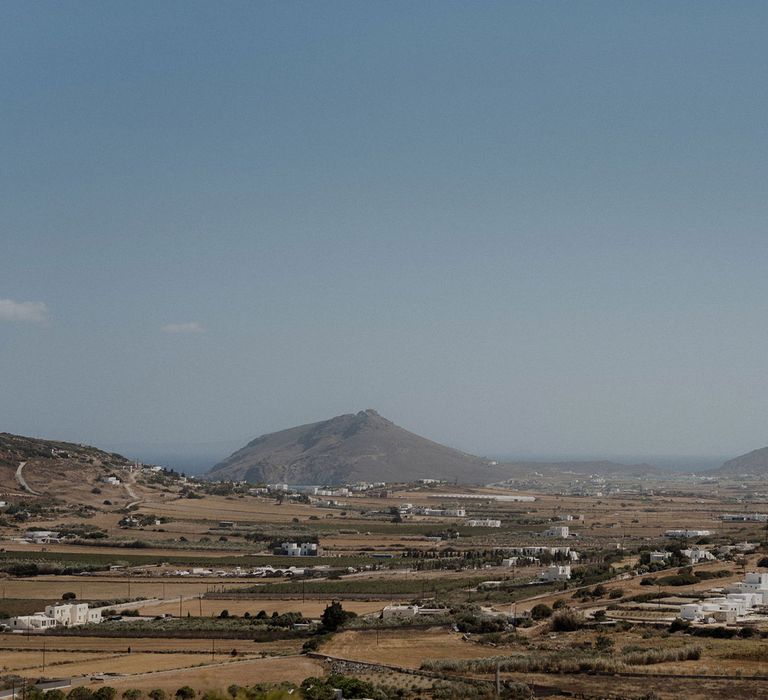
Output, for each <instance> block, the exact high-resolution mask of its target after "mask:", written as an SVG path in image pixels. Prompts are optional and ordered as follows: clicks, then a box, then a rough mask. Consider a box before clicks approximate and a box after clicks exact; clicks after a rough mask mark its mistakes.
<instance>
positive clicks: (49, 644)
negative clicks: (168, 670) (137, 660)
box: [0, 634, 303, 658]
mask: <svg viewBox="0 0 768 700" xmlns="http://www.w3.org/2000/svg"><path fill="white" fill-rule="evenodd" d="M302 642H303V640H302V639H279V640H275V641H271V642H258V643H257V642H251V641H248V640H247V639H216V640H215V641H214V642H211V640H210V639H173V638H151V637H146V638H133V637H132V638H130V639H123V638H121V637H76V636H72V637H64V636H58V635H57V636H55V637H52V636H48V637H42V636H35V635H32V636H29V637H28V636H26V635H23V634H4V635H0V658H4V656H5V654H7V653H12V652H15V651H22V650H29V651H30V653H32V655H33V657H34V655H35V654H37V655H38V657H37V658H42V656H41V654H42V647H43V643H45V648H46V658H47V655H48V653H49V652H59V651H61V652H66V653H72V654H77V653H89V654H90V653H101V652H109V653H115V654H122V653H127V651H128V647H129V646H130V648H131V651H132V652H134V653H135V652H179V653H196V654H204V655H210V653H211V647H212V646H213V648H214V649H216V650H219V651H220V652H221V653H229V652H230V651H232V649H236V650H237V652H238V654H251V653H255V654H269V655H272V656H276V655H281V656H285V655H288V654H296V653H297V652H298V651H299V649H300V648H301V645H302ZM217 653H218V652H217Z"/></svg>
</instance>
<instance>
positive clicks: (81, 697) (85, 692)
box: [67, 685, 93, 700]
mask: <svg viewBox="0 0 768 700" xmlns="http://www.w3.org/2000/svg"><path fill="white" fill-rule="evenodd" d="M92 699H93V691H92V690H91V689H90V688H86V687H85V686H84V685H79V686H77V687H76V688H72V690H70V691H69V692H68V693H67V700H92Z"/></svg>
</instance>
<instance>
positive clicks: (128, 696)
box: [123, 688, 141, 700]
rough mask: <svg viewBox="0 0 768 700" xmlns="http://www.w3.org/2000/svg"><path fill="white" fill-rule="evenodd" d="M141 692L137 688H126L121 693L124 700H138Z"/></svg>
mask: <svg viewBox="0 0 768 700" xmlns="http://www.w3.org/2000/svg"><path fill="white" fill-rule="evenodd" d="M140 697H141V691H140V690H139V689H138V688H126V689H125V690H124V691H123V698H124V700H139V698H140Z"/></svg>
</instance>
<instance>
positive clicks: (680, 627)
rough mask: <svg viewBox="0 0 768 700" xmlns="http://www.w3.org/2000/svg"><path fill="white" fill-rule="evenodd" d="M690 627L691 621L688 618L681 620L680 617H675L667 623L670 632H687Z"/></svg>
mask: <svg viewBox="0 0 768 700" xmlns="http://www.w3.org/2000/svg"><path fill="white" fill-rule="evenodd" d="M690 628H691V623H690V622H688V620H683V619H682V618H680V617H676V618H675V619H674V620H672V623H671V624H670V625H669V631H670V632H687V631H688V630H689V629H690Z"/></svg>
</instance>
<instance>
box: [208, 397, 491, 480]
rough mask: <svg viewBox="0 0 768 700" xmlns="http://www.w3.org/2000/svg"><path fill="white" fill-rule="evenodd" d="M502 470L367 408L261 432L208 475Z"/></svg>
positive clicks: (459, 476) (452, 475) (371, 476)
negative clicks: (295, 425)
mask: <svg viewBox="0 0 768 700" xmlns="http://www.w3.org/2000/svg"><path fill="white" fill-rule="evenodd" d="M503 471H504V470H503V468H500V467H499V466H495V467H490V466H489V465H488V463H487V462H486V461H484V460H482V459H480V458H479V457H474V456H472V455H468V454H465V453H464V452H460V451H459V450H454V449H452V448H450V447H445V446H444V445H440V444H438V443H436V442H432V441H431V440H427V439H426V438H423V437H420V436H418V435H415V434H414V433H411V432H409V431H407V430H404V429H403V428H400V427H398V426H397V425H395V424H394V423H392V422H391V421H389V420H387V419H386V418H382V417H381V416H380V415H379V414H378V413H376V411H373V410H367V411H360V412H359V413H356V414H352V413H350V414H345V415H342V416H336V417H335V418H331V419H330V420H325V421H320V422H319V423H310V424H309V425H301V426H298V427H296V428H289V429H288V430H281V431H279V432H276V433H270V434H268V435H262V436H261V437H259V438H256V439H255V440H253V441H252V442H249V443H248V444H247V445H246V446H245V447H243V448H242V449H240V450H238V451H237V452H235V453H233V454H232V455H230V456H229V457H227V459H225V460H223V461H222V462H219V463H218V464H217V465H216V466H214V467H213V469H211V470H210V471H209V472H208V473H207V474H206V475H205V477H206V478H208V479H221V480H228V479H230V480H236V481H237V480H245V481H248V482H250V483H263V482H266V483H275V482H285V483H289V484H329V485H330V484H343V483H350V482H355V481H368V482H376V481H387V482H402V481H412V480H415V479H419V478H433V479H447V480H458V481H460V482H464V483H486V482H488V481H491V480H493V479H495V478H498V477H499V475H500V474H501V473H503Z"/></svg>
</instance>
